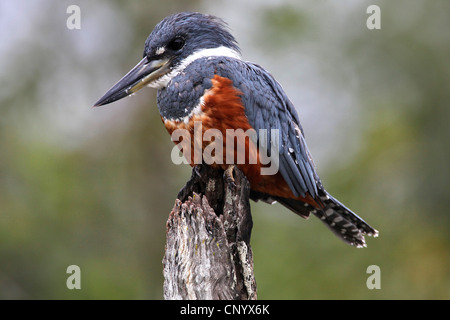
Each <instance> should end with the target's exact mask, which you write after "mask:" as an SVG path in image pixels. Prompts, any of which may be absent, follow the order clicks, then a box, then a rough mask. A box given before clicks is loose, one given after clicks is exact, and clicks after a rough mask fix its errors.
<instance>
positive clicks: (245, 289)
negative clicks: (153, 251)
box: [163, 165, 256, 300]
mask: <svg viewBox="0 0 450 320" xmlns="http://www.w3.org/2000/svg"><path fill="white" fill-rule="evenodd" d="M249 196H250V184H249V182H248V181H247V179H246V177H245V176H244V175H243V174H242V172H241V171H240V170H239V169H238V168H237V167H235V168H234V183H233V182H229V181H226V179H224V175H223V171H219V170H214V169H212V168H210V167H209V166H206V165H201V166H195V167H194V168H193V170H192V177H191V179H190V180H189V181H188V182H187V184H186V186H185V187H184V188H183V189H182V190H181V191H180V193H179V194H178V199H177V200H176V201H175V206H174V208H173V210H172V212H171V213H170V215H169V219H168V221H167V234H166V247H165V255H164V258H163V265H164V299H166V300H175V299H176V300H178V299H184V300H211V299H228V300H230V299H231V300H256V282H255V278H254V274H253V255H252V250H251V247H250V235H251V229H252V224H253V222H252V217H251V213H250V203H249Z"/></svg>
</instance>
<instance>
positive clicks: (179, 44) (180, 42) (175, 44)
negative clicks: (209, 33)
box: [167, 37, 184, 51]
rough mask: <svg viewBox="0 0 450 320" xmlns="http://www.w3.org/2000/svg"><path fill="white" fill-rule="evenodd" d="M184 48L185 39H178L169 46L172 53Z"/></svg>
mask: <svg viewBox="0 0 450 320" xmlns="http://www.w3.org/2000/svg"><path fill="white" fill-rule="evenodd" d="M183 46H184V39H183V38H180V37H177V38H175V39H173V40H171V41H170V42H169V43H168V44H167V49H169V50H172V51H179V50H180V49H181V48H183Z"/></svg>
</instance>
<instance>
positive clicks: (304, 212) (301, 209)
mask: <svg viewBox="0 0 450 320" xmlns="http://www.w3.org/2000/svg"><path fill="white" fill-rule="evenodd" d="M318 191H319V192H318V194H319V198H318V199H317V201H318V202H319V203H320V205H319V206H320V207H321V208H318V207H319V206H318V207H315V206H312V205H310V204H308V203H305V202H303V201H300V200H296V199H288V198H281V197H273V196H269V195H264V194H262V193H257V192H253V193H252V194H251V198H252V199H253V200H255V201H258V200H262V201H264V202H267V203H273V202H274V201H276V202H279V203H280V204H282V205H283V206H285V207H286V208H288V209H289V210H291V211H293V212H295V213H296V214H298V215H299V216H301V217H303V218H308V217H309V215H310V214H313V215H315V216H316V217H318V218H319V219H320V220H322V221H323V222H324V223H325V225H326V226H327V227H328V228H330V229H331V231H333V233H334V234H336V235H337V236H338V237H339V238H341V239H342V240H344V241H345V242H346V243H348V244H350V245H353V246H356V247H358V248H363V247H366V241H365V238H364V236H366V235H367V236H372V237H377V236H378V231H377V230H375V229H374V228H372V227H371V226H370V225H368V224H367V223H366V222H365V221H364V220H363V219H361V218H360V217H359V216H358V215H357V214H356V213H354V212H352V211H351V210H350V209H348V208H347V207H346V206H344V205H343V204H342V203H340V202H339V201H338V200H337V199H335V198H333V197H332V196H331V195H330V194H329V193H328V192H326V191H325V190H324V189H323V187H321V186H320V187H319V189H318Z"/></svg>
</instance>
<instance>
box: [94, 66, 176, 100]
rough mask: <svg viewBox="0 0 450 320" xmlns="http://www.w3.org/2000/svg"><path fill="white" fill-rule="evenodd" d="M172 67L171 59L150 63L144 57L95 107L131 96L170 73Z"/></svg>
mask: <svg viewBox="0 0 450 320" xmlns="http://www.w3.org/2000/svg"><path fill="white" fill-rule="evenodd" d="M170 65H171V59H169V58H162V59H158V60H151V61H148V59H147V57H144V58H143V59H142V60H141V61H139V63H138V64H137V65H136V66H135V67H134V68H133V69H131V70H130V72H128V73H127V74H126V75H125V76H124V77H123V78H122V79H120V80H119V81H118V82H117V83H116V84H115V85H114V86H113V87H112V88H111V89H109V90H108V92H106V93H105V95H104V96H103V97H101V98H100V100H98V101H97V102H96V103H95V105H94V107H98V106H102V105H105V104H108V103H111V102H114V101H117V100H119V99H122V98H125V97H127V96H129V95H130V94H132V93H134V92H136V91H138V90H139V89H141V88H142V87H144V86H146V85H147V84H149V83H151V82H152V81H154V80H156V79H158V78H159V77H161V76H163V75H164V74H166V73H167V72H169V71H170Z"/></svg>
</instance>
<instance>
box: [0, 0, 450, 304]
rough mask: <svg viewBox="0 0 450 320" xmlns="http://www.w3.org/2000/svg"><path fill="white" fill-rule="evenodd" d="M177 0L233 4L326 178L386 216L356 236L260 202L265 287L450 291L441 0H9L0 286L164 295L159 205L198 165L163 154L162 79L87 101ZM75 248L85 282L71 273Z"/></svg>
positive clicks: (430, 295)
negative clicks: (374, 270) (73, 9)
mask: <svg viewBox="0 0 450 320" xmlns="http://www.w3.org/2000/svg"><path fill="white" fill-rule="evenodd" d="M72 4H75V5H78V6H79V7H80V9H81V29H79V30H69V29H68V28H67V27H66V20H67V19H68V18H69V14H68V13H66V9H67V7H68V6H69V5H72ZM371 4H377V5H379V6H380V8H381V30H369V29H368V28H367V27H366V20H367V18H368V17H369V14H367V13H366V9H367V7H368V6H369V5H371ZM184 10H188V11H200V12H204V13H212V14H215V15H218V16H220V17H222V18H224V19H225V20H226V21H228V23H229V25H230V28H231V30H232V32H233V34H234V35H235V36H236V38H237V40H238V41H239V43H240V45H241V48H242V51H243V57H244V59H246V60H250V61H254V62H257V63H258V64H261V65H263V66H264V67H265V68H266V69H268V70H269V71H271V72H272V74H274V76H275V77H276V78H277V79H278V81H279V82H280V83H281V84H282V85H283V87H284V88H285V90H286V92H287V93H288V95H289V96H290V98H291V100H292V101H293V103H294V104H295V105H296V107H297V110H298V112H299V115H300V118H301V120H302V124H303V127H304V129H305V132H306V138H307V141H308V145H309V148H310V150H311V152H312V154H313V156H314V159H315V162H316V165H317V170H318V172H319V174H320V176H321V177H322V180H323V183H324V185H325V187H326V188H327V190H328V191H329V192H330V193H331V194H333V195H334V196H335V197H337V198H338V199H340V200H341V201H342V202H344V203H345V204H346V205H348V206H349V207H350V208H352V209H353V210H354V211H355V212H357V213H358V214H359V215H360V216H362V217H363V218H364V219H365V220H366V221H367V222H369V223H370V224H371V225H372V226H374V227H375V228H377V229H378V230H379V231H380V237H379V238H377V239H372V238H369V239H368V240H367V242H368V248H366V249H356V248H354V247H350V246H347V245H345V244H344V243H343V242H341V241H340V240H338V239H337V238H336V237H335V236H334V235H333V234H332V233H331V232H329V231H328V229H327V228H326V227H324V226H323V225H322V223H321V222H320V221H318V220H317V219H315V218H311V219H310V220H303V219H301V218H299V217H297V216H295V215H294V214H292V213H291V212H289V211H287V210H286V209H284V208H282V207H281V206H279V205H274V206H269V205H266V204H259V203H258V204H255V203H253V204H252V213H253V218H254V229H253V235H252V247H253V252H254V260H255V275H256V281H257V285H258V295H259V298H260V299H449V298H450V250H449V249H450V237H449V228H448V227H449V222H450V218H449V207H450V203H449V199H450V195H449V181H450V173H449V169H448V164H449V158H450V157H449V155H450V153H449V152H450V150H449V146H450V144H449V142H448V141H449V138H450V132H449V119H450V108H449V102H450V97H449V96H450V90H449V84H450V63H449V57H450V33H449V30H450V19H449V17H450V3H449V2H448V1H446V0H442V1H439V0H435V1H419V0H414V1H410V0H402V1H399V0H396V1H391V0H385V1H331V0H329V1H294V0H292V1H270V0H264V1H246V0H232V1H206V0H205V1H186V0H177V1H159V0H158V1H156V0H155V1H150V0H148V1H95V2H93V1H77V0H71V1H56V0H53V1H49V0H46V1H28V0H27V1H25V0H24V1H13V0H2V1H1V2H0V39H1V41H0V70H1V71H0V112H1V114H0V298H2V299H162V296H163V294H162V283H163V277H162V263H161V261H162V257H163V254H164V244H165V222H166V220H167V217H168V214H169V212H170V210H171V208H172V206H173V203H174V199H175V196H176V194H177V192H178V190H179V189H180V188H181V187H182V186H183V185H184V183H185V182H186V181H187V179H188V177H189V176H190V167H188V166H176V165H174V164H173V163H172V162H171V160H170V151H171V150H172V147H173V145H172V142H171V141H170V137H169V135H168V134H167V132H166V131H165V129H164V126H163V125H162V123H161V120H160V117H159V113H158V111H157V108H156V101H155V92H154V91H153V90H151V89H146V90H142V91H141V92H139V94H138V95H136V96H133V97H131V98H127V99H124V100H121V101H119V102H117V103H114V104H112V105H109V106H105V107H101V108H95V109H94V108H92V105H93V103H94V102H95V101H97V99H98V98H100V97H101V96H102V95H103V94H104V93H105V92H106V90H107V89H109V88H110V87H111V86H112V85H113V84H114V83H115V82H116V81H117V80H118V79H119V78H120V77H121V76H122V75H124V74H125V73H126V72H127V71H128V70H129V69H130V68H131V67H133V66H134V65H135V64H136V63H137V62H138V61H139V60H140V58H141V57H142V52H143V45H144V41H145V39H146V37H147V36H148V34H149V33H150V32H151V30H152V29H153V27H154V25H155V24H156V23H157V22H158V21H160V20H161V19H162V18H164V17H165V16H167V15H168V14H171V13H174V12H179V11H184ZM446 141H447V142H446ZM72 264H75V265H78V266H79V267H80V268H81V290H68V289H67V287H66V279H67V277H68V276H69V275H68V274H66V269H67V267H68V266H69V265H72ZM370 265H378V266H379V267H380V270H381V289H379V290H376V289H374V290H369V289H368V288H367V286H366V280H367V278H368V277H369V274H367V273H366V270H367V267H368V266H370Z"/></svg>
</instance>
